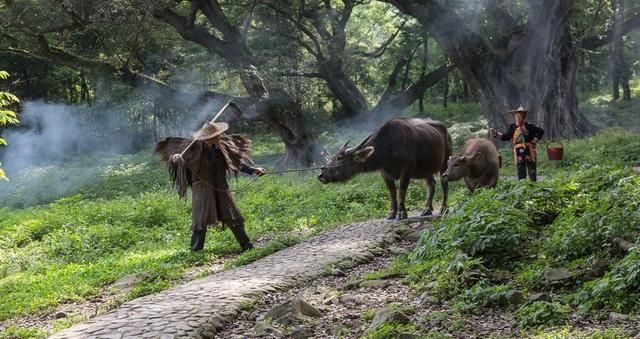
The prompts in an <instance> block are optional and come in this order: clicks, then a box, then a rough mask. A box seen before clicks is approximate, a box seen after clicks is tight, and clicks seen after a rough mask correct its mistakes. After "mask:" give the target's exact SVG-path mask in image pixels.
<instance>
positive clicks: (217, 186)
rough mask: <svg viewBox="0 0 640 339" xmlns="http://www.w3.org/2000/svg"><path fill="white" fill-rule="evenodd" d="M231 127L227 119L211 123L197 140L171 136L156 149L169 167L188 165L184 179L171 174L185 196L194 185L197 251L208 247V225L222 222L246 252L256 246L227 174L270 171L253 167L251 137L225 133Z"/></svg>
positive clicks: (193, 228) (193, 246)
mask: <svg viewBox="0 0 640 339" xmlns="http://www.w3.org/2000/svg"><path fill="white" fill-rule="evenodd" d="M228 128H229V125H228V124H226V123H224V122H207V123H205V124H204V126H203V127H202V128H200V129H199V130H197V131H196V132H195V133H194V134H193V138H194V140H190V139H184V138H167V139H165V140H164V141H161V142H159V143H157V144H156V148H155V152H156V153H157V154H159V155H160V156H161V159H162V160H163V161H164V162H165V163H167V165H168V166H171V165H172V164H173V166H184V167H185V168H183V169H182V170H186V175H185V176H184V178H181V176H180V175H175V174H174V173H175V172H173V173H171V169H170V175H171V179H172V182H173V184H174V186H175V187H176V188H177V190H178V194H179V195H180V197H184V196H185V194H186V190H187V186H190V187H191V193H192V199H191V204H192V212H191V216H192V223H191V250H193V251H201V250H202V249H203V248H204V242H205V236H206V234H207V228H208V227H209V226H214V225H219V224H220V223H221V224H222V225H223V226H226V227H228V228H229V229H231V232H233V235H234V237H235V238H236V241H237V242H238V244H240V247H241V248H242V250H243V251H245V250H248V249H251V248H253V244H252V243H251V241H250V239H249V236H248V235H247V232H246V231H245V227H244V226H245V225H244V218H243V217H242V215H241V214H240V210H239V209H238V207H237V206H236V204H235V202H234V200H233V197H232V196H231V192H230V191H229V184H228V183H227V174H228V173H229V172H233V173H234V174H235V175H237V174H238V172H244V173H247V174H253V175H258V176H262V175H264V174H265V173H266V172H265V170H264V168H261V167H253V166H251V163H252V162H251V160H250V158H249V147H250V145H251V140H249V139H247V138H245V137H243V136H240V135H238V134H232V135H226V134H224V132H225V131H226V130H227V129H228ZM189 146H190V147H189ZM183 150H184V151H183ZM180 152H182V153H180ZM178 160H179V161H178ZM175 164H178V165H175Z"/></svg>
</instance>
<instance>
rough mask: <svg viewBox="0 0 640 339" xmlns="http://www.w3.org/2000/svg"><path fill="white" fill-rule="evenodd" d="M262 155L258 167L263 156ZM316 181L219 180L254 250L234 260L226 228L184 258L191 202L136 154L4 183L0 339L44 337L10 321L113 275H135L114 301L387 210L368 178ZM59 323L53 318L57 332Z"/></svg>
mask: <svg viewBox="0 0 640 339" xmlns="http://www.w3.org/2000/svg"><path fill="white" fill-rule="evenodd" d="M257 144H258V143H256V145H257ZM263 151H264V152H262V153H261V151H260V150H258V152H257V153H258V157H257V158H258V160H259V161H261V160H262V159H268V158H269V154H268V153H266V152H267V150H266V149H265V150H263ZM82 166H84V167H82ZM267 167H268V166H267ZM90 168H91V171H90V172H88V169H90ZM316 175H317V173H315V172H307V173H306V174H304V175H298V174H285V175H267V176H264V177H262V178H260V179H259V180H257V181H255V182H250V180H251V178H248V177H239V178H238V179H237V180H236V179H234V178H231V179H230V184H231V186H232V188H234V187H235V188H243V187H246V188H244V189H243V190H241V191H238V192H236V193H235V197H236V201H237V203H238V205H239V207H240V210H241V211H242V213H243V215H244V217H245V219H246V223H247V230H248V233H249V235H250V237H251V238H252V239H253V240H254V242H255V241H257V243H256V244H257V245H258V246H257V248H256V249H254V250H251V251H248V252H245V253H240V248H239V246H238V245H237V244H236V242H235V240H234V238H233V236H232V234H231V232H228V231H216V230H211V231H210V232H209V233H208V234H207V240H206V245H205V251H203V252H202V253H193V252H191V251H189V250H188V242H189V236H190V235H189V232H190V231H189V226H190V223H191V220H190V217H191V214H190V213H191V204H190V201H189V200H186V201H184V200H179V199H178V198H177V194H176V193H175V192H172V191H171V190H170V188H169V185H168V176H167V174H166V172H165V170H164V169H163V168H162V167H161V165H160V164H159V162H158V161H157V160H156V159H154V158H153V157H152V156H150V155H148V153H147V152H145V153H141V154H138V155H133V156H122V157H113V156H112V157H111V158H100V159H96V158H92V159H88V158H87V159H79V160H77V161H70V162H65V163H63V164H61V165H60V166H55V167H54V166H50V167H47V168H36V169H33V170H31V171H27V172H25V173H24V174H23V175H22V176H21V177H12V181H11V182H9V183H3V184H2V185H4V186H2V187H0V189H5V191H4V192H5V195H4V197H3V199H2V202H1V205H0V249H1V250H0V333H1V334H0V338H3V337H40V336H43V335H45V332H43V331H41V330H38V329H34V328H18V327H15V326H9V324H11V323H12V321H13V320H15V319H18V318H20V317H24V316H29V315H37V314H47V313H50V312H52V311H53V310H54V309H55V307H56V305H59V304H62V303H68V302H75V301H82V300H85V299H90V298H92V296H95V295H100V294H102V293H105V292H106V291H109V290H111V287H110V285H111V284H112V283H113V282H115V281H117V280H118V279H120V278H122V277H126V276H129V275H132V274H138V273H139V274H142V276H143V277H144V279H143V281H141V282H139V283H137V284H136V285H135V286H134V287H133V289H131V290H130V291H129V292H128V293H127V294H126V295H123V296H122V297H121V299H120V300H118V302H122V301H124V300H127V299H131V298H134V297H137V296H140V295H144V294H148V293H153V292H156V291H159V290H163V289H166V288H168V287H170V286H172V285H174V284H176V283H178V282H180V281H182V279H184V278H183V277H184V275H185V274H186V273H187V272H189V270H190V269H191V268H194V267H196V266H206V265H207V263H210V262H213V261H215V260H216V258H226V257H228V256H230V255H232V256H233V257H234V259H233V260H227V262H226V264H227V266H229V265H242V264H246V263H248V262H251V261H253V260H256V259H258V258H260V257H262V256H265V255H267V254H269V253H272V252H274V251H277V250H279V249H281V248H284V247H286V246H290V245H292V244H295V243H296V242H298V241H300V240H301V239H304V238H307V237H310V236H312V235H313V234H316V233H318V232H321V231H324V230H327V229H330V228H332V227H334V226H335V225H339V224H342V223H346V222H350V221H356V220H365V219H371V218H381V217H383V216H384V215H385V214H386V211H387V209H388V197H387V193H386V190H385V188H384V185H383V183H382V180H381V179H380V178H379V175H377V174H368V175H362V176H359V177H357V178H356V179H354V180H352V181H350V182H348V183H345V184H339V185H322V184H321V183H320V182H319V181H318V180H317V179H316V177H315V176H316ZM247 185H248V186H247ZM439 196H440V195H438V196H437V199H438V197H439ZM424 198H425V188H424V184H423V183H422V182H417V183H416V184H413V185H411V187H410V190H409V192H408V207H409V208H410V209H412V210H414V211H416V210H419V209H421V208H422V206H423V204H424ZM196 271H201V269H196ZM205 273H206V272H204V273H201V274H205ZM78 320H80V319H77V320H76V321H78ZM68 325H69V321H68V320H62V321H61V323H60V325H58V327H64V326H68ZM3 327H4V329H2V328H3Z"/></svg>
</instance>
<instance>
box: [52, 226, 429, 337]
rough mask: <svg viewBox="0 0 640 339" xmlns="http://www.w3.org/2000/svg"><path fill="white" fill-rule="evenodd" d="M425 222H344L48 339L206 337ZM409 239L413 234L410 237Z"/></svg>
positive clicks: (379, 250)
mask: <svg viewBox="0 0 640 339" xmlns="http://www.w3.org/2000/svg"><path fill="white" fill-rule="evenodd" d="M426 220H427V219H426V218H409V219H407V220H403V221H388V220H370V221H366V222H360V223H354V224H348V225H345V226H342V227H341V228H339V229H336V230H334V231H331V232H328V233H325V234H321V235H319V236H317V237H315V238H312V239H309V240H307V241H304V242H302V243H300V244H298V245H296V246H293V247H290V248H287V249H284V250H282V251H279V252H277V253H274V254H272V255H270V256H267V257H265V258H262V259H260V260H257V261H255V262H253V263H251V264H249V265H246V266H242V267H239V268H236V269H232V270H228V271H224V272H220V273H217V274H214V275H211V276H208V277H206V278H202V279H198V280H194V281H192V282H189V283H187V284H184V285H181V286H178V287H175V288H173V289H170V290H167V291H164V292H161V293H158V294H153V295H149V296H145V297H142V298H138V299H135V300H132V301H129V302H127V303H124V304H123V305H121V306H120V307H119V308H117V309H115V310H113V311H111V312H109V313H107V314H104V315H101V316H98V317H95V318H93V319H90V320H88V321H87V322H85V323H82V324H78V325H75V326H73V327H71V328H69V329H66V330H64V331H62V332H59V333H57V334H55V335H54V336H52V337H51V338H96V339H97V338H105V339H107V338H212V337H214V336H215V333H216V331H217V330H219V329H221V328H222V327H224V325H225V324H227V323H230V322H231V321H232V320H233V319H234V318H235V317H236V315H237V314H238V313H239V312H240V310H241V309H242V308H247V307H251V304H252V301H253V300H254V299H255V298H256V297H258V296H259V295H261V294H263V293H269V292H274V291H277V290H286V289H288V288H291V287H293V286H295V285H297V284H300V283H303V282H305V281H308V280H311V279H313V278H316V277H318V276H321V275H323V274H325V273H326V272H327V269H328V268H329V267H332V266H333V267H341V268H344V267H352V266H354V265H357V264H358V263H362V262H367V261H370V260H372V259H373V258H374V257H375V256H376V255H378V254H381V253H382V252H383V251H384V247H385V246H388V245H389V244H391V243H394V242H396V241H397V240H398V239H400V238H401V237H402V235H404V234H409V233H414V232H420V230H421V229H423V228H424V227H425V224H426ZM414 235H415V234H414Z"/></svg>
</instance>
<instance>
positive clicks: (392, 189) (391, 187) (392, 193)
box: [382, 176, 398, 220]
mask: <svg viewBox="0 0 640 339" xmlns="http://www.w3.org/2000/svg"><path fill="white" fill-rule="evenodd" d="M382 180H384V184H385V185H386V186H387V191H389V198H390V199H391V209H390V210H389V215H387V219H389V220H392V219H395V218H396V214H397V213H398V200H397V198H396V182H395V181H394V180H393V179H389V178H387V177H385V176H382Z"/></svg>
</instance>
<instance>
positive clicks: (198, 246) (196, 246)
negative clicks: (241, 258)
mask: <svg viewBox="0 0 640 339" xmlns="http://www.w3.org/2000/svg"><path fill="white" fill-rule="evenodd" d="M229 229H231V232H233V236H234V237H235V238H236V241H237V242H238V244H240V247H242V250H243V251H245V250H250V249H252V248H253V244H252V243H251V240H249V236H248V235H247V231H245V230H244V224H240V225H238V226H234V227H229ZM206 236H207V230H206V229H204V230H202V231H192V233H191V250H193V251H201V250H202V249H203V248H204V239H205V237H206Z"/></svg>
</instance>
